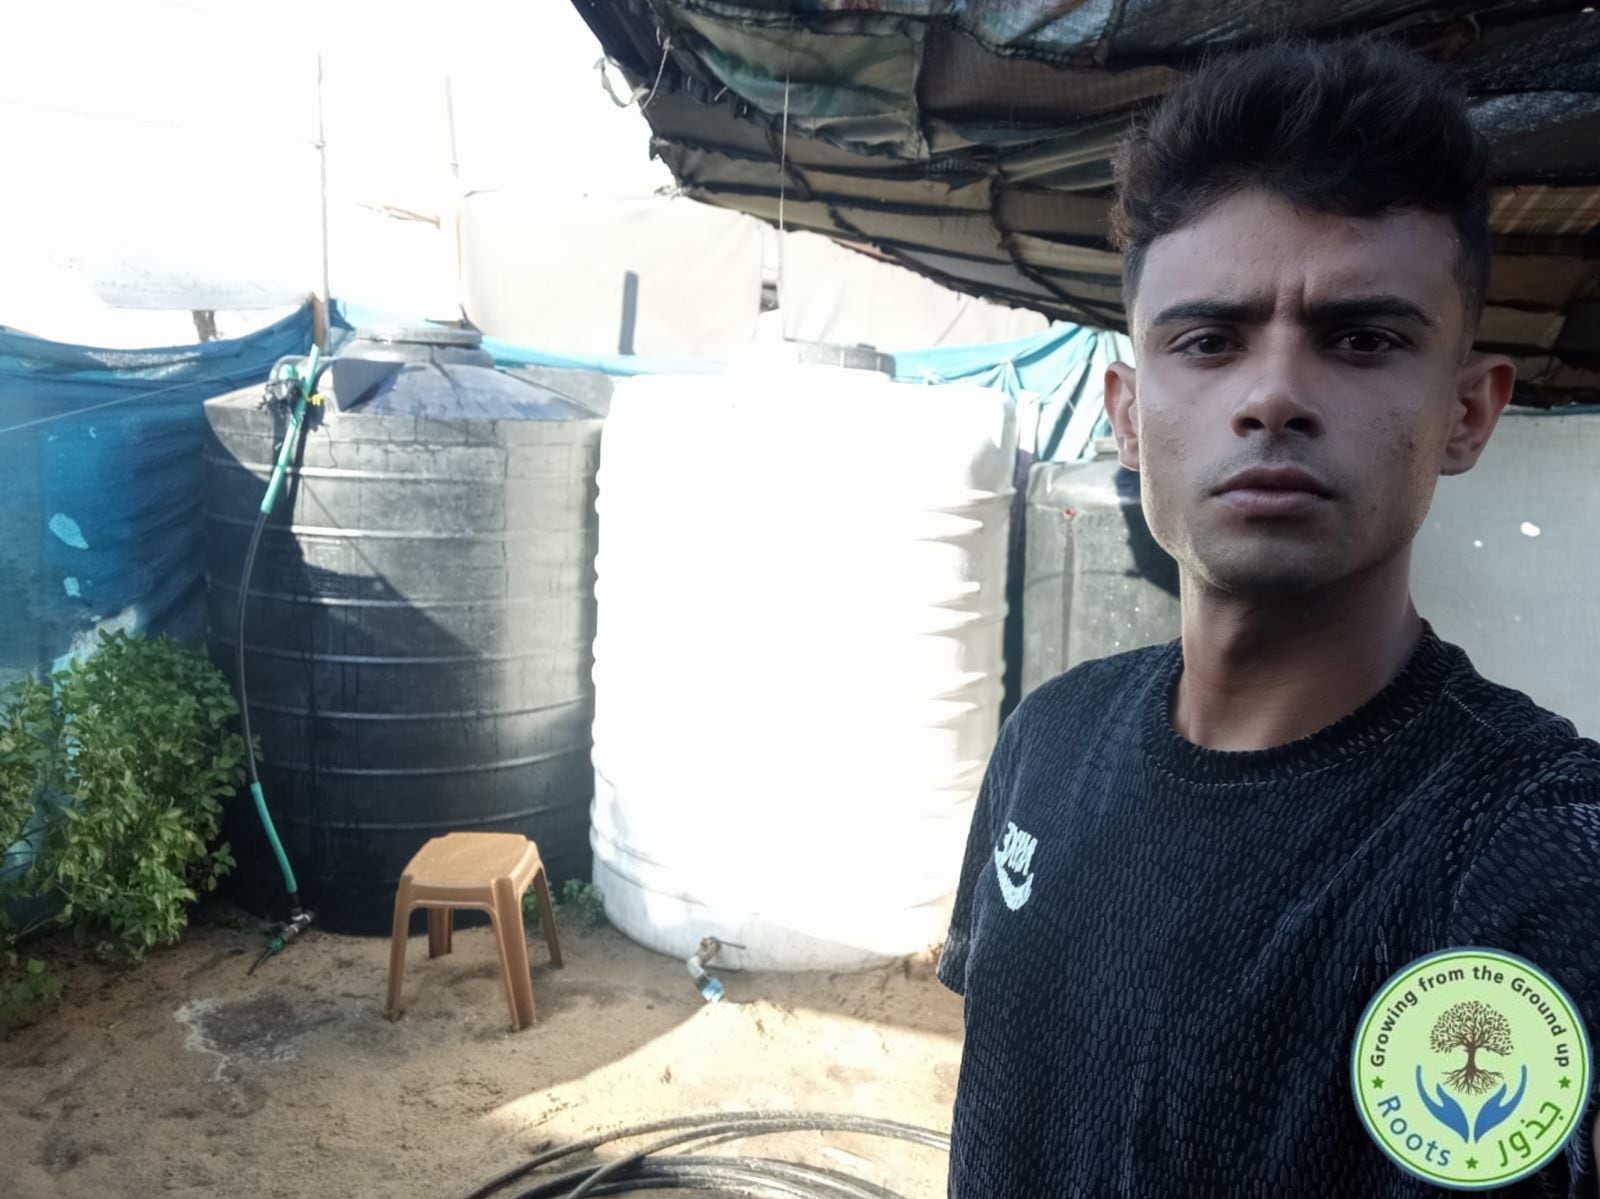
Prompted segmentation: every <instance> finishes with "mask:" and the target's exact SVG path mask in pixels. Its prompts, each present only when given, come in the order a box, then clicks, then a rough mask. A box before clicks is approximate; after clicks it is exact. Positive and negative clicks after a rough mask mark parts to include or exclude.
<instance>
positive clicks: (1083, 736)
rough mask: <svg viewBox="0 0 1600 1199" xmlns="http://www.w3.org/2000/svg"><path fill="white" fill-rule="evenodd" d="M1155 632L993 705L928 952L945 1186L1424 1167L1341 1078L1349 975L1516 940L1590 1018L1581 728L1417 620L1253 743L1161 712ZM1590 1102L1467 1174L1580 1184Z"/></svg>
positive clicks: (1071, 1191)
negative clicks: (1405, 634)
mask: <svg viewBox="0 0 1600 1199" xmlns="http://www.w3.org/2000/svg"><path fill="white" fill-rule="evenodd" d="M1181 668H1182V647H1181V643H1180V642H1177V641H1174V642H1171V643H1169V644H1168V645H1164V646H1156V647H1152V648H1148V649H1142V650H1135V651H1133V652H1130V653H1125V654H1120V655H1117V656H1116V657H1112V658H1105V659H1101V660H1099V661H1093V662H1086V663H1084V664H1082V665H1080V666H1078V667H1076V668H1074V669H1073V670H1071V671H1069V672H1068V673H1067V674H1065V675H1062V676H1061V677H1060V678H1057V679H1055V680H1053V681H1052V682H1050V683H1047V684H1045V685H1044V686H1042V687H1040V688H1039V689H1038V690H1037V691H1035V692H1034V693H1033V694H1031V695H1029V696H1028V697H1027V699H1026V700H1024V702H1023V703H1022V705H1021V706H1020V707H1019V708H1018V709H1017V711H1016V712H1015V713H1014V714H1013V716H1012V717H1011V719H1010V720H1008V721H1007V722H1006V724H1005V727H1004V728H1003V729H1002V730H1001V734H1000V739H999V742H998V744H997V746H996V748H995V752H994V755H993V757H992V759H991V761H990V764H989V769H988V773H987V775H986V777H985V780H984V784H983V788H982V793H981V796H980V798H979V801H978V807H977V811H976V813H975V815H974V819H973V824H972V833H971V836H970V838H969V840H968V845H967V854H966V861H965V865H964V867H963V869H962V873H961V880H960V886H959V890H958V892H957V898H956V905H955V910H954V916H953V920H952V925H951V929H950V935H949V939H948V941H947V943H946V945H945V947H944V951H943V954H942V955H941V958H940V962H939V976H940V978H941V979H942V980H943V981H944V982H945V983H946V984H947V985H948V986H950V987H952V988H953V989H955V990H957V991H959V992H961V993H962V994H963V995H964V996H965V1008H966V1044H965V1049H964V1052H963V1056H962V1061H961V1075H960V1082H959V1085H958V1088H957V1094H956V1104H955V1115H954V1130H953V1138H952V1153H951V1165H950V1194H951V1195H952V1196H953V1197H955V1199H1045V1197H1047V1196H1093V1197H1096V1199H1099V1197H1102V1196H1124V1195H1136V1196H1162V1197H1164V1199H1165V1197H1173V1199H1178V1197H1182V1199H1188V1197H1191V1196H1192V1197H1196V1199H1207V1197H1210V1196H1236V1195H1237V1196H1246V1195H1249V1196H1256V1195H1261V1196H1273V1197H1274V1199H1279V1197H1287V1196H1295V1197H1298V1196H1329V1197H1344V1196H1348V1197H1349V1199H1385V1197H1388V1196H1421V1195H1428V1196H1437V1195H1440V1194H1442V1193H1444V1192H1443V1191H1442V1189H1441V1188H1439V1187H1437V1186H1434V1185H1433V1184H1431V1183H1428V1182H1426V1181H1424V1180H1422V1179H1420V1178H1417V1177H1414V1176H1413V1175H1411V1174H1408V1173H1406V1172H1405V1171H1403V1170H1402V1169H1401V1168H1400V1167H1399V1166H1398V1165H1396V1164H1394V1163H1393V1162H1392V1161H1391V1160H1390V1159H1389V1158H1388V1157H1387V1156H1386V1155H1385V1154H1384V1153H1383V1151H1382V1150H1380V1149H1379V1148H1378V1146H1377V1145H1376V1144H1374V1143H1373V1141H1372V1140H1371V1138H1370V1137H1369V1135H1368V1134H1367V1132H1366V1130H1365V1129H1364V1128H1363V1126H1362V1124H1361V1119H1360V1116H1359V1114H1358V1112H1357V1110H1356V1105H1355V1101H1354V1099H1353V1098H1352V1095H1351V1091H1350V1082H1349V1079H1350V1052H1351V1046H1352V1042H1353V1040H1354V1037H1355V1034H1356V1029H1357V1025H1358V1024H1359V1022H1360V1019H1361V1016H1362V1013H1363V1011H1364V1010H1365V1008H1366V1005H1367V1003H1368V1001H1369V1000H1370V999H1372V998H1373V996H1374V995H1375V994H1377V992H1378V990H1379V988H1380V986H1381V984H1382V983H1384V982H1385V981H1386V980H1387V979H1388V978H1389V977H1390V976H1391V975H1392V974H1394V973H1395V972H1396V971H1398V970H1399V969H1401V968H1402V967H1403V966H1405V965H1406V964H1407V963H1409V962H1411V961H1412V960H1413V959H1415V958H1418V957H1421V956H1423V955H1424V954H1428V953H1432V952H1435V951H1437V950H1442V949H1447V948H1452V947H1457V946H1463V945H1477V946H1491V947H1495V948H1499V949H1504V950H1508V951H1510V952H1512V953H1515V954H1518V955H1520V956H1522V957H1524V958H1526V959H1528V960H1530V961H1532V962H1533V963H1534V964H1535V965H1537V966H1540V967H1542V968H1543V969H1544V970H1545V971H1546V972H1547V973H1548V974H1550V975H1551V976H1552V977H1553V978H1555V979H1556V981H1557V982H1558V983H1560V984H1562V986H1563V987H1564V988H1565V989H1566V991H1567V992H1568V994H1569V995H1571V997H1572V998H1573V1000H1574V1001H1575V1003H1576V1004H1577V1006H1578V1008H1579V1010H1580V1012H1581V1013H1582V1015H1583V1017H1584V1021H1585V1024H1586V1025H1587V1027H1588V1029H1589V1031H1590V1035H1591V1037H1593V1036H1595V1035H1596V1034H1597V1033H1600V745H1597V744H1596V743H1595V742H1594V741H1591V740H1587V739H1585V738H1581V737H1579V736H1578V735H1577V734H1576V731H1575V730H1574V728H1573V726H1572V725H1571V723H1570V722H1568V721H1566V720H1564V719H1563V718H1561V717H1559V716H1555V715H1553V714H1551V713H1549V712H1546V711H1544V710H1543V709H1541V708H1539V707H1538V706H1537V705H1536V704H1534V703H1533V701H1532V700H1530V699H1529V698H1528V697H1527V696H1525V695H1523V694H1521V693H1520V692H1517V691H1513V690H1511V689H1509V688H1506V687H1501V686H1498V685H1496V684H1494V683H1490V682H1488V681H1487V680H1485V679H1484V678H1483V677H1482V676H1480V675H1479V674H1478V673H1477V672H1476V671H1475V670H1474V669H1473V667H1472V664H1471V662H1470V661H1469V660H1468V658H1467V655H1466V654H1465V653H1464V652H1462V650H1460V649H1459V648H1458V647H1456V646H1453V645H1450V644H1448V643H1446V642H1444V641H1441V640H1440V639H1439V638H1438V637H1437V636H1436V635H1435V634H1434V632H1433V630H1432V628H1431V627H1428V628H1425V630H1424V633H1423V637H1422V640H1421V641H1420V642H1419V644H1418V646H1417V648H1416V650H1415V651H1414V652H1413V654H1412V656H1411V658H1410V660H1409V661H1408V662H1407V664H1406V666H1405V668H1404V669H1403V670H1402V671H1401V673H1400V674H1399V675H1398V676H1397V677H1396V678H1395V679H1394V680H1393V681H1392V682H1391V683H1390V684H1389V685H1388V686H1387V687H1386V688H1385V689H1384V690H1383V691H1382V692H1380V693H1379V694H1378V695H1377V696H1375V697H1374V698H1373V699H1371V700H1370V701H1368V702H1367V703H1366V704H1364V705H1363V706H1362V707H1360V708H1359V709H1358V710H1356V711H1355V712H1353V713H1351V714H1350V715H1348V716H1346V717H1344V718H1343V719H1341V720H1339V721H1337V722H1336V723H1334V724H1332V725H1330V726H1328V727H1327V728H1325V729H1323V730H1321V731H1320V732H1317V733H1314V734H1312V735H1311V736H1309V737H1305V738H1302V739H1300V740H1298V741H1294V742H1292V743H1290V744H1287V745H1282V746H1277V747H1274V748H1271V749H1265V750H1258V751H1247V752H1227V751H1218V750H1210V749H1205V748H1202V747H1199V746H1196V745H1194V744H1192V743H1191V742H1189V741H1187V740H1185V739H1184V738H1183V737H1182V736H1180V735H1179V734H1178V733H1177V732H1176V731H1175V730H1174V729H1173V727H1172V722H1171V707H1170V704H1171V696H1172V691H1173V686H1174V684H1175V683H1176V680H1177V677H1178V674H1179V672H1180V671H1181ZM1593 1123H1594V1105H1593V1099H1592V1091H1591V1097H1590V1107H1589V1109H1588V1110H1587V1111H1586V1112H1585V1114H1584V1116H1583V1118H1582V1120H1581V1121H1580V1124H1579V1127H1578V1130H1577V1132H1576V1133H1574V1134H1573V1136H1572V1139H1571V1140H1570V1141H1569V1142H1568V1143H1567V1146H1566V1148H1565V1149H1564V1150H1563V1151H1562V1153H1561V1154H1559V1155H1558V1156H1556V1157H1555V1158H1554V1159H1552V1160H1551V1161H1550V1162H1549V1163H1547V1164H1546V1165H1545V1166H1544V1167H1543V1168H1541V1169H1540V1170H1539V1171H1538V1172H1537V1173H1535V1174H1533V1175H1531V1176H1530V1177H1528V1178H1525V1179H1523V1180H1521V1181H1520V1182H1517V1183H1513V1184H1510V1185H1507V1186H1503V1187H1500V1188H1497V1189H1494V1190H1490V1191H1482V1192H1479V1193H1481V1194H1491V1195H1514V1196H1519V1197H1522V1196H1527V1197H1530V1199H1531V1197H1532V1196H1560V1197H1562V1199H1596V1196H1597V1194H1600V1192H1597V1189H1596V1172H1595V1164H1594V1160H1593V1151H1592V1145H1591V1136H1592V1131H1593Z"/></svg>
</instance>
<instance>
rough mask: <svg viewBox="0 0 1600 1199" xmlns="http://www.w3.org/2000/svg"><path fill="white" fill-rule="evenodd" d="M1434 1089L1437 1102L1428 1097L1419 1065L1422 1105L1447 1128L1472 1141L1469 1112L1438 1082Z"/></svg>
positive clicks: (1419, 1089) (1465, 1139) (1418, 1074)
mask: <svg viewBox="0 0 1600 1199" xmlns="http://www.w3.org/2000/svg"><path fill="white" fill-rule="evenodd" d="M1433 1089H1434V1090H1435V1091H1436V1092H1438V1095H1439V1101H1438V1102H1437V1103H1435V1102H1434V1101H1433V1100H1432V1099H1430V1098H1428V1092H1427V1090H1426V1088H1424V1087H1423V1085H1422V1067H1421V1066H1418V1067H1417V1094H1418V1095H1421V1096H1422V1106H1423V1107H1425V1108H1427V1109H1428V1110H1429V1111H1430V1112H1432V1113H1433V1118H1434V1119H1435V1120H1437V1121H1439V1123H1440V1124H1443V1125H1444V1126H1445V1127H1446V1128H1448V1129H1450V1130H1451V1131H1453V1132H1455V1133H1456V1134H1457V1135H1459V1136H1460V1137H1461V1139H1462V1140H1463V1141H1467V1142H1470V1141H1471V1140H1472V1136H1471V1134H1470V1133H1468V1131H1467V1113H1466V1112H1465V1111H1463V1110H1462V1107H1461V1105H1460V1104H1459V1103H1457V1102H1456V1101H1455V1099H1454V1098H1453V1097H1451V1096H1450V1095H1447V1094H1446V1093H1445V1089H1444V1088H1443V1087H1441V1086H1440V1085H1439V1084H1438V1083H1434V1084H1433Z"/></svg>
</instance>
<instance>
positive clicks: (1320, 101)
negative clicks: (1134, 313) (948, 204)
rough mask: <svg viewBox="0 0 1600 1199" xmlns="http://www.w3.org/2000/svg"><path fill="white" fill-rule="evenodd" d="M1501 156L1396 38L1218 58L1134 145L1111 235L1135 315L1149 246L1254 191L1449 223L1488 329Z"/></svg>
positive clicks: (1437, 74)
mask: <svg viewBox="0 0 1600 1199" xmlns="http://www.w3.org/2000/svg"><path fill="white" fill-rule="evenodd" d="M1488 158H1489V155H1488V148H1487V146H1486V144H1485V142H1484V140H1483V137H1482V135H1481V134H1479V133H1478V131H1477V130H1476V129H1474V128H1473V127H1472V124H1471V122H1470V121H1469V120H1468V117H1467V107H1466V90H1465V88H1464V87H1463V86H1462V85H1461V84H1460V83H1459V82H1458V81H1457V80H1456V78H1455V77H1454V75H1452V74H1451V73H1450V72H1449V71H1448V70H1447V69H1446V68H1444V67H1441V66H1438V65H1436V64H1434V63H1431V62H1428V61H1427V60H1425V59H1423V58H1421V57H1419V56H1417V55H1416V54H1414V53H1412V52H1411V51H1409V50H1406V49H1404V48H1403V47H1401V46H1398V45H1396V44H1394V43H1392V42H1385V41H1378V40H1372V39H1359V40H1349V41H1339V42H1324V43H1315V42H1307V41H1303V40H1283V41H1278V42H1273V43H1269V44H1267V45H1264V46H1261V47H1259V48H1256V49H1253V50H1247V51H1244V52H1242V53H1237V54H1233V55H1229V56H1227V57H1221V58H1215V59H1212V60H1210V61H1209V62H1206V63H1205V64H1204V65H1202V66H1201V67H1200V68H1199V70H1197V71H1196V72H1195V73H1194V74H1193V75H1191V76H1190V77H1189V78H1188V79H1186V80H1185V81H1184V82H1183V83H1182V84H1180V85H1179V86H1178V87H1177V88H1175V89H1174V90H1173V91H1172V92H1171V93H1170V94H1169V95H1168V96H1166V97H1165V98H1164V99H1163V100H1162V101H1161V102H1160V104H1159V105H1157V107H1156V108H1155V110H1154V111H1153V112H1152V113H1151V114H1149V116H1148V118H1147V119H1145V120H1143V121H1141V122H1139V123H1137V124H1136V125H1135V127H1134V128H1133V130H1132V131H1131V132H1130V133H1129V134H1128V135H1127V137H1125V138H1124V139H1123V142H1122V145H1121V147H1120V148H1119V150H1118V153H1117V158H1116V187H1117V199H1116V203H1115V205H1114V207H1113V209H1112V215H1111V232H1112V238H1113V240H1114V242H1115V244H1116V246H1117V248H1118V249H1120V250H1121V251H1122V252H1123V266H1122V279H1123V296H1124V298H1125V300H1126V301H1127V303H1128V306H1129V307H1130V308H1131V307H1132V302H1133V297H1134V295H1135V294H1136V293H1137V291H1138V287H1139V274H1140V270H1141V268H1142V267H1143V265H1144V256H1145V253H1146V251H1147V250H1148V249H1149V247H1150V243H1151V242H1153V241H1154V240H1155V239H1156V238H1158V237H1160V236H1162V235H1163V234H1165V233H1171V232H1172V231H1174V230H1175V229H1178V228H1179V227H1180V226H1182V225H1184V224H1186V223H1187V222H1189V221H1191V220H1193V219H1195V218H1196V217H1198V216H1199V215H1200V214H1201V213H1203V212H1204V211H1205V210H1206V209H1207V208H1209V207H1211V206H1212V205H1213V204H1215V203H1217V202H1218V201H1219V200H1222V199H1224V198H1226V197H1227V196H1229V195H1232V194H1233V193H1235V192H1237V191H1240V190H1242V189H1245V188H1249V187H1259V188H1262V189H1263V190H1266V191H1268V192H1271V193H1273V194H1275V195H1278V196H1281V197H1283V198H1284V199H1286V200H1288V201H1290V202H1291V203H1294V204H1297V205H1300V206H1302V207H1304V208H1306V209H1309V210H1311V211H1315V212H1327V213H1339V214H1341V215H1346V216H1356V217H1373V216H1379V215H1382V214H1385V213H1389V212H1394V211H1398V210H1401V209H1407V208H1416V209H1422V210H1424V211H1428V212H1437V213H1441V214H1443V215H1445V216H1448V217H1449V218H1450V219H1451V221H1452V222H1453V223H1454V225H1455V230H1456V236H1457V241H1458V243H1459V247H1460V252H1459V256H1458V259H1457V265H1456V271H1457V277H1458V280H1459V282H1460V286H1461V294H1462V298H1463V299H1464V300H1465V302H1466V310H1467V328H1468V329H1469V330H1472V329H1475V328H1476V326H1477V321H1478V317H1479V316H1480V315H1481V313H1482V311H1483V303H1484V295H1485V292H1486V291H1487V289H1488V282H1489V262H1490V256H1491V246H1490V240H1489V182H1488Z"/></svg>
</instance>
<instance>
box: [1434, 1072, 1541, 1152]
mask: <svg viewBox="0 0 1600 1199" xmlns="http://www.w3.org/2000/svg"><path fill="white" fill-rule="evenodd" d="M1507 1085H1508V1084H1506V1083H1501V1084H1500V1089H1499V1090H1498V1091H1496V1092H1495V1093H1494V1096H1493V1097H1492V1098H1490V1099H1489V1100H1488V1101H1487V1102H1485V1103H1484V1105H1483V1106H1482V1107H1481V1108H1479V1109H1478V1118H1477V1121H1476V1122H1475V1124H1474V1126H1473V1128H1472V1130H1471V1132H1470V1133H1469V1132H1468V1129H1467V1113H1466V1110H1465V1109H1464V1108H1462V1106H1461V1105H1460V1104H1459V1103H1457V1102H1456V1100H1455V1099H1454V1097H1452V1096H1451V1095H1449V1094H1446V1092H1445V1089H1444V1088H1443V1087H1442V1086H1440V1085H1439V1084H1438V1083H1434V1085H1433V1089H1434V1093H1435V1094H1436V1095H1437V1096H1438V1099H1437V1100H1434V1099H1433V1098H1430V1097H1429V1095H1428V1091H1427V1088H1426V1087H1425V1086H1424V1085H1423V1082H1422V1067H1421V1066H1420V1065H1419V1066H1418V1067H1417V1094H1418V1095H1420V1096H1421V1097H1422V1105H1423V1106H1424V1107H1426V1108H1427V1109H1428V1111H1430V1112H1431V1113H1433V1118H1434V1119H1435V1120H1437V1121H1439V1123H1440V1124H1443V1125H1444V1126H1445V1127H1446V1128H1448V1129H1450V1130H1451V1131H1452V1132H1454V1133H1456V1134H1457V1135H1458V1136H1460V1138H1461V1139H1462V1140H1463V1141H1464V1142H1466V1143H1468V1144H1471V1143H1472V1142H1473V1141H1481V1140H1482V1139H1483V1137H1484V1135H1485V1134H1486V1133H1489V1132H1491V1131H1493V1130H1494V1129H1495V1128H1497V1127H1499V1126H1500V1125H1501V1124H1503V1123H1505V1121H1506V1120H1507V1119H1508V1118H1509V1117H1510V1115H1511V1113H1512V1112H1514V1111H1515V1110H1516V1109H1517V1104H1519V1103H1521V1102H1522V1096H1523V1093H1524V1092H1525V1091H1526V1090H1527V1089H1528V1067H1527V1066H1526V1065H1523V1067H1522V1081H1521V1082H1520V1083H1519V1084H1518V1085H1517V1093H1516V1094H1515V1095H1513V1096H1512V1097H1511V1101H1510V1102H1509V1103H1504V1102H1502V1100H1504V1099H1505V1095H1506V1087H1507Z"/></svg>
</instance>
